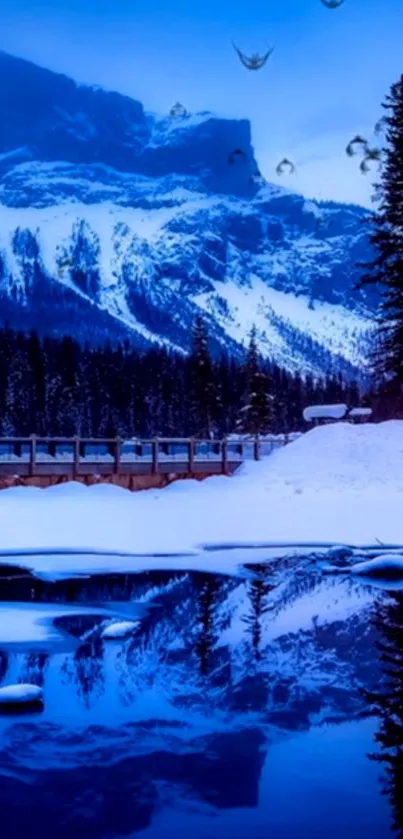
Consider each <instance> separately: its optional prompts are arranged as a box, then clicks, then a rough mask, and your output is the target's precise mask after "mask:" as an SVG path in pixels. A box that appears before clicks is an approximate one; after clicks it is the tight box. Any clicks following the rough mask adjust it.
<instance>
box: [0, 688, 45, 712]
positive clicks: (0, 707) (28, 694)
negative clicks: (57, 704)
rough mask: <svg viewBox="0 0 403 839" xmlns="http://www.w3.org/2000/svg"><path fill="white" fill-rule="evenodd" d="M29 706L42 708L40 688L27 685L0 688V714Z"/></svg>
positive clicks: (41, 691)
mask: <svg viewBox="0 0 403 839" xmlns="http://www.w3.org/2000/svg"><path fill="white" fill-rule="evenodd" d="M31 706H36V707H39V706H43V690H42V688H40V687H38V686H37V685H29V684H17V685H6V686H5V687H0V713H1V712H2V711H11V710H13V709H14V708H15V710H19V709H21V708H26V707H31Z"/></svg>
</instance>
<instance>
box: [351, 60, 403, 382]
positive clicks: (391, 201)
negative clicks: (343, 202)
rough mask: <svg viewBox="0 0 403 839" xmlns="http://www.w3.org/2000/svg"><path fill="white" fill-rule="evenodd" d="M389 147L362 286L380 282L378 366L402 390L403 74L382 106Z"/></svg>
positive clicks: (385, 151) (375, 362)
mask: <svg viewBox="0 0 403 839" xmlns="http://www.w3.org/2000/svg"><path fill="white" fill-rule="evenodd" d="M382 107H383V108H384V110H385V111H386V116H385V119H384V123H385V126H386V129H385V141H386V142H385V148H384V149H383V161H382V165H381V174H380V182H379V183H377V184H376V185H375V190H376V192H375V196H376V200H377V201H378V200H379V206H378V209H377V211H376V212H374V213H373V214H372V215H371V216H370V222H371V223H372V232H371V234H370V243H371V245H372V246H373V249H374V251H375V255H374V258H373V260H372V262H369V263H365V264H364V265H361V267H363V268H365V273H364V274H363V276H362V277H361V279H360V281H359V287H362V286H364V285H367V284H371V283H376V284H377V285H378V287H379V292H380V303H379V307H378V314H377V336H376V341H375V350H374V354H373V366H374V369H375V371H376V372H377V374H378V375H380V376H385V375H386V376H387V377H388V378H389V379H392V380H394V381H395V382H396V384H398V385H399V386H400V388H403V75H402V76H401V77H400V79H399V81H398V82H396V83H395V84H393V85H392V87H391V90H390V93H389V94H388V95H387V96H386V98H385V102H384V103H383V106H382Z"/></svg>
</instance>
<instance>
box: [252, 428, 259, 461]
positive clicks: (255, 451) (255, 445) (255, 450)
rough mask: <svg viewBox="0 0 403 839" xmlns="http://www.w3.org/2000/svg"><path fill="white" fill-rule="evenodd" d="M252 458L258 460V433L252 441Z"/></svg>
mask: <svg viewBox="0 0 403 839" xmlns="http://www.w3.org/2000/svg"><path fill="white" fill-rule="evenodd" d="M253 459H254V460H260V437H259V435H258V434H256V437H255V439H254V441H253Z"/></svg>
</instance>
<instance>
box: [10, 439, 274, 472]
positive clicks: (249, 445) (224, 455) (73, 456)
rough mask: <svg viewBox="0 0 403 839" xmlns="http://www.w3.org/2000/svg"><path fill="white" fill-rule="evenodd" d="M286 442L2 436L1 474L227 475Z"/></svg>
mask: <svg viewBox="0 0 403 839" xmlns="http://www.w3.org/2000/svg"><path fill="white" fill-rule="evenodd" d="M287 442H289V438H288V437H287V436H286V435H282V436H281V437H276V438H275V437H273V438H267V437H265V438H259V437H254V438H244V439H242V440H234V439H231V438H230V437H229V438H222V439H213V440H212V439H199V438H189V437H186V438H182V437H175V438H168V437H156V438H154V439H152V440H143V439H124V438H120V437H115V438H107V437H105V438H92V437H78V436H76V437H38V436H36V435H31V436H30V437H0V474H18V475H28V476H30V477H34V476H35V475H58V474H69V475H71V476H72V477H74V476H75V475H79V474H130V475H134V474H146V473H148V474H159V473H169V472H180V473H190V474H191V473H194V472H204V473H213V474H214V473H221V474H228V473H231V472H234V471H235V469H236V468H237V467H238V466H239V464H240V463H242V462H243V460H245V459H254V460H260V458H261V457H262V456H264V455H265V454H269V453H270V452H271V451H272V450H273V448H276V447H277V446H279V445H285V444H286V443H287Z"/></svg>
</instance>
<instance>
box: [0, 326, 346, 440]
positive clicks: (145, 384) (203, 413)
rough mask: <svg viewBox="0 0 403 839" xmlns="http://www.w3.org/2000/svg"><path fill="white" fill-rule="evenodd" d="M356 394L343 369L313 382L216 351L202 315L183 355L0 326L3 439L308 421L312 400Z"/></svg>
mask: <svg viewBox="0 0 403 839" xmlns="http://www.w3.org/2000/svg"><path fill="white" fill-rule="evenodd" d="M335 401H336V402H340V401H346V402H347V403H348V404H352V405H356V404H357V402H358V401H359V393H358V388H357V385H355V384H353V383H344V382H343V379H342V376H341V375H340V374H339V375H337V376H336V375H335V376H328V377H327V378H326V379H324V380H317V381H314V380H313V378H312V376H310V375H307V376H305V377H303V376H300V375H292V374H291V373H289V372H287V371H286V370H283V369H281V368H280V367H278V366H277V365H276V364H273V363H270V362H265V361H263V360H262V359H261V358H260V357H259V355H258V352H257V348H256V340H255V336H254V334H253V332H252V335H251V339H250V346H249V349H248V351H247V353H245V359H244V361H243V362H242V361H237V360H234V359H232V358H230V357H228V356H226V355H222V356H221V357H220V358H218V359H217V358H213V357H212V356H211V355H210V352H209V347H208V336H207V334H206V329H205V326H204V323H203V320H202V319H201V318H200V319H199V320H198V321H197V322H196V324H195V326H194V330H193V336H192V350H191V353H190V354H189V355H187V356H185V355H183V356H181V355H177V354H172V353H170V352H168V351H167V350H166V349H163V348H155V349H151V350H147V351H143V352H141V351H139V350H136V349H134V348H133V347H132V346H131V345H130V343H129V342H126V343H124V344H123V345H120V346H117V347H112V346H111V345H110V344H109V343H106V344H105V345H104V346H102V347H99V348H93V347H90V346H81V345H80V344H79V343H78V342H76V341H74V340H73V339H72V338H70V337H64V338H50V337H44V338H40V337H39V336H38V335H37V334H36V333H35V332H31V333H30V334H24V333H20V332H15V331H13V330H11V329H4V330H2V331H0V434H1V435H2V436H7V435H8V436H10V435H16V436H25V435H30V434H38V435H49V436H53V435H61V436H64V435H66V436H70V435H74V434H81V435H83V436H90V437H97V436H106V437H109V436H115V435H117V434H119V435H121V436H122V437H131V436H135V435H136V436H141V437H146V438H147V437H151V436H154V435H161V436H164V435H165V436H172V437H174V436H182V435H183V436H188V435H191V434H195V435H200V436H204V435H213V434H214V435H222V434H225V433H233V432H235V431H245V432H250V433H256V432H267V431H273V432H284V431H296V430H299V429H302V428H303V427H304V421H303V419H302V410H303V408H304V407H305V406H306V405H308V404H312V403H327V402H335Z"/></svg>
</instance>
